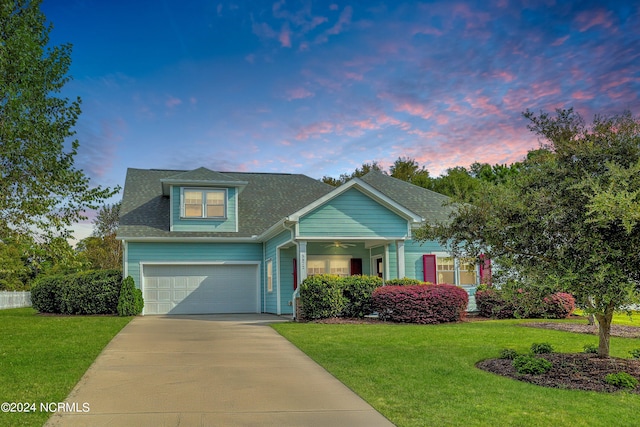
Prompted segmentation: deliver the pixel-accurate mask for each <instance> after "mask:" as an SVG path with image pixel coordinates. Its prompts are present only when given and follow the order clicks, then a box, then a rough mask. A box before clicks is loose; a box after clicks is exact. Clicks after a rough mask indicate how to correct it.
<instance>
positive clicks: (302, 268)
mask: <svg viewBox="0 0 640 427" xmlns="http://www.w3.org/2000/svg"><path fill="white" fill-rule="evenodd" d="M306 278H307V242H306V241H304V240H303V241H299V242H298V286H300V284H301V283H302V282H304V279H306Z"/></svg>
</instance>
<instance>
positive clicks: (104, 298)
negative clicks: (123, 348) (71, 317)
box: [31, 270, 122, 314]
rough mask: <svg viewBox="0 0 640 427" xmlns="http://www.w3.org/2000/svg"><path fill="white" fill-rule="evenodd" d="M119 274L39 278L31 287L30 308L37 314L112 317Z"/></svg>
mask: <svg viewBox="0 0 640 427" xmlns="http://www.w3.org/2000/svg"><path fill="white" fill-rule="evenodd" d="M121 285H122V273H121V272H120V270H96V271H86V272H81V273H75V274H67V275H64V276H62V275H60V276H47V277H42V278H40V279H38V280H37V281H36V283H34V285H33V289H32V293H31V299H32V304H33V307H34V308H35V309H36V310H38V311H39V312H41V313H57V314H116V313H117V309H118V297H119V295H120V287H121Z"/></svg>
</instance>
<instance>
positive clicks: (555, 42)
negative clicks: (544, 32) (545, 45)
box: [551, 35, 569, 46]
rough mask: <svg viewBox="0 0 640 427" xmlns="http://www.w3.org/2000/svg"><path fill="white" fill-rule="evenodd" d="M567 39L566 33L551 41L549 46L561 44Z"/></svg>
mask: <svg viewBox="0 0 640 427" xmlns="http://www.w3.org/2000/svg"><path fill="white" fill-rule="evenodd" d="M568 39H569V36H568V35H566V36H564V37H560V38H559V39H556V40H555V41H554V42H553V43H551V46H562V45H563V44H564V42H566V41H567V40H568Z"/></svg>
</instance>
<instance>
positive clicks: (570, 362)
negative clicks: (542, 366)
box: [476, 353, 640, 394]
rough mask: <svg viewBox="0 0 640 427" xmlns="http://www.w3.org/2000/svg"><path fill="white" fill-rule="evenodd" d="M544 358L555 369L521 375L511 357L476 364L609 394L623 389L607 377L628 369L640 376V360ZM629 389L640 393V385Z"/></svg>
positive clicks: (527, 379) (561, 355)
mask: <svg viewBox="0 0 640 427" xmlns="http://www.w3.org/2000/svg"><path fill="white" fill-rule="evenodd" d="M541 357H544V358H545V359H547V360H548V361H550V362H551V363H553V367H552V368H551V370H550V371H549V372H547V373H546V374H541V375H530V374H518V373H517V372H516V370H515V368H514V367H513V366H512V365H511V363H512V361H511V360H508V359H488V360H483V361H482V362H478V363H477V364H476V366H477V367H478V368H480V369H482V370H485V371H488V372H492V373H494V374H498V375H502V376H504V377H509V378H513V379H515V380H518V381H525V382H528V383H531V384H536V385H540V386H543V387H553V388H560V389H572V390H586V391H597V392H605V393H613V392H617V391H620V390H621V389H620V388H618V387H615V386H612V385H610V384H607V383H606V382H605V377H606V376H607V375H608V374H614V373H617V372H626V373H628V374H630V375H632V376H634V377H636V378H640V360H637V359H620V358H616V357H611V358H609V359H599V358H598V357H597V355H595V354H584V353H568V354H565V353H551V354H544V355H541ZM628 391H629V392H630V393H635V394H640V389H639V388H638V387H636V388H635V389H633V390H628Z"/></svg>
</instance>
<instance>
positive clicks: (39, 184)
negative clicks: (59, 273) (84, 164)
mask: <svg viewBox="0 0 640 427" xmlns="http://www.w3.org/2000/svg"><path fill="white" fill-rule="evenodd" d="M51 28H52V26H51V25H50V24H47V23H46V20H45V16H44V14H43V13H42V12H41V11H40V0H9V1H2V2H0V223H2V224H3V227H2V228H3V229H4V231H5V232H7V230H11V231H15V232H20V233H23V234H32V233H34V232H38V233H41V234H44V235H50V236H54V235H57V236H65V235H68V234H69V232H68V227H69V226H70V225H71V224H72V223H74V222H76V221H79V220H82V219H86V217H85V216H84V215H83V211H84V210H85V209H87V208H90V209H97V208H98V206H99V204H100V202H101V201H102V200H104V199H105V198H108V197H110V196H111V195H113V194H115V192H116V191H117V189H116V190H111V189H108V188H101V187H100V186H98V187H93V188H91V187H90V183H89V178H88V177H87V176H85V174H84V172H83V171H82V170H79V169H76V168H75V167H74V157H75V155H76V154H77V150H78V146H79V143H78V141H77V140H71V138H72V137H73V136H74V134H75V131H74V130H73V127H74V126H75V123H76V120H77V118H78V115H79V114H80V99H79V98H76V99H75V100H73V101H70V100H69V99H68V98H64V97H60V96H58V94H59V93H60V92H61V90H62V88H63V86H64V85H65V84H66V83H67V82H68V81H69V79H70V77H69V76H68V75H67V72H68V70H69V66H70V64H71V45H69V44H65V45H61V46H53V47H50V46H48V43H49V33H50V31H51ZM65 143H67V144H68V145H69V148H66V147H65ZM0 238H2V236H0Z"/></svg>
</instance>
